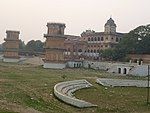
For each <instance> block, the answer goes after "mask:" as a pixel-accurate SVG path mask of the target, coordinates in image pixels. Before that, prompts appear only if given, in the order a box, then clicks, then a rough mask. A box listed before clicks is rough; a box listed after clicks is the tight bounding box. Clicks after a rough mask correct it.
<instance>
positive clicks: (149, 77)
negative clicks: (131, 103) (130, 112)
mask: <svg viewBox="0 0 150 113" xmlns="http://www.w3.org/2000/svg"><path fill="white" fill-rule="evenodd" d="M149 70H150V65H148V76H147V77H148V79H147V80H148V81H147V105H148V104H150V102H149V96H150V95H149V87H150V83H149V80H150V75H149V74H150V73H149Z"/></svg>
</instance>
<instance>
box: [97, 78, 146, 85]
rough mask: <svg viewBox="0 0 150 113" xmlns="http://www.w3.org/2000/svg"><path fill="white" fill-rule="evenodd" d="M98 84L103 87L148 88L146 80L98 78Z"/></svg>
mask: <svg viewBox="0 0 150 113" xmlns="http://www.w3.org/2000/svg"><path fill="white" fill-rule="evenodd" d="M96 82H97V83H98V84H100V85H103V86H112V87H115V86H135V87H147V86H148V85H147V84H148V81H146V80H125V79H108V78H98V79H97V80H96Z"/></svg>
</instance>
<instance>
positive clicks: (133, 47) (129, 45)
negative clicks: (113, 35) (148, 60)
mask: <svg viewBox="0 0 150 113" xmlns="http://www.w3.org/2000/svg"><path fill="white" fill-rule="evenodd" d="M139 39H140V40H139ZM149 45H150V25H146V26H139V27H137V28H136V29H134V30H132V31H130V32H129V33H128V34H126V35H125V36H124V38H123V40H122V41H121V42H120V43H119V45H118V46H117V48H120V49H122V50H124V51H125V53H136V54H150V46H149Z"/></svg>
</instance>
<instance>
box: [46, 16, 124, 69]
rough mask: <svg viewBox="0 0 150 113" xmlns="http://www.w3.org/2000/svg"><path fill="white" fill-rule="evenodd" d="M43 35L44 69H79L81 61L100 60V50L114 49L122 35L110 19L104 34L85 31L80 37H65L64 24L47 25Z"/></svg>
mask: <svg viewBox="0 0 150 113" xmlns="http://www.w3.org/2000/svg"><path fill="white" fill-rule="evenodd" d="M47 27H48V32H47V34H45V35H44V37H45V38H46V41H45V51H46V52H45V59H44V62H45V64H44V68H59V69H63V68H65V67H66V66H68V65H69V67H81V66H82V62H83V60H100V59H101V56H100V55H101V54H100V53H101V50H105V49H109V48H114V47H115V46H116V44H118V42H119V41H120V40H121V39H122V37H123V36H124V33H119V32H116V27H117V26H116V24H115V22H114V20H113V19H112V18H110V19H109V20H107V22H106V24H105V25H104V32H95V31H93V30H86V31H85V32H83V33H82V34H81V36H74V35H65V34H64V29H65V24H62V23H48V24H47Z"/></svg>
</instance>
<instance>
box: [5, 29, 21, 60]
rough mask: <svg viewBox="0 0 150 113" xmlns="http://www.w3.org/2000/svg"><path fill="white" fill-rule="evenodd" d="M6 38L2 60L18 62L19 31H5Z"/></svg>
mask: <svg viewBox="0 0 150 113" xmlns="http://www.w3.org/2000/svg"><path fill="white" fill-rule="evenodd" d="M6 34H7V36H6V38H5V39H4V40H5V43H4V59H3V61H4V62H18V61H19V55H18V51H19V42H20V40H19V34H20V32H19V31H6Z"/></svg>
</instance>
